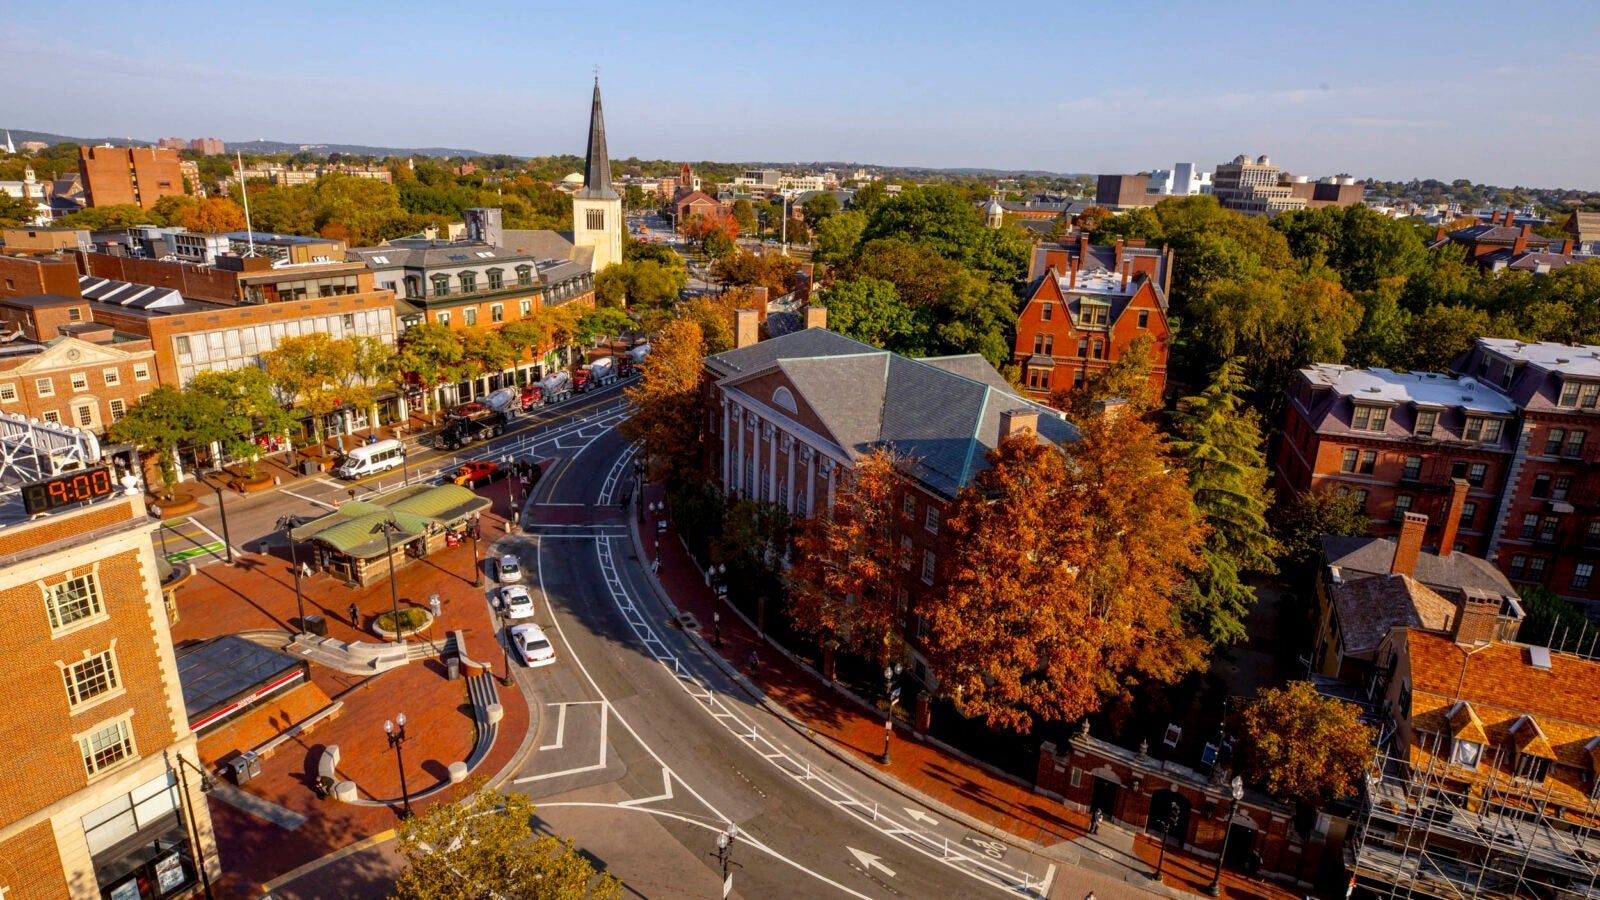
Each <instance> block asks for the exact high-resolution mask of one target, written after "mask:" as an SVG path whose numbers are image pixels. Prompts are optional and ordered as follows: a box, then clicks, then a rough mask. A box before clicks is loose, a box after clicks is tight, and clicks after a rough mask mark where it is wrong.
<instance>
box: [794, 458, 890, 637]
mask: <svg viewBox="0 0 1600 900" xmlns="http://www.w3.org/2000/svg"><path fill="white" fill-rule="evenodd" d="M899 467H900V461H899V460H898V459H897V457H896V456H895V455H894V453H893V452H892V451H890V450H888V449H886V448H879V449H877V450H875V451H873V452H872V453H871V454H869V455H867V456H866V457H865V458H863V459H861V460H858V461H857V462H856V464H855V465H854V466H853V467H852V468H851V469H850V470H849V471H848V473H847V475H846V476H845V477H844V478H841V479H840V481H839V483H838V485H837V487H836V488H835V489H834V496H833V506H832V507H831V511H828V512H824V511H822V510H819V511H818V514H817V515H814V516H812V517H811V518H810V519H808V520H806V522H805V523H804V525H803V526H802V528H801V530H800V534H799V536H798V537H797V538H796V539H795V549H794V554H793V559H794V566H793V568H791V569H790V570H789V612H790V615H791V616H792V617H793V618H794V623H795V626H796V627H797V628H799V629H801V630H802V631H805V632H807V633H809V634H812V635H815V636H816V637H817V638H818V639H819V640H836V641H838V642H839V646H840V647H841V648H843V649H844V650H846V651H847V652H849V653H852V654H854V655H857V656H861V657H865V658H866V659H869V660H872V661H874V662H876V663H879V664H882V663H888V662H892V661H895V660H898V659H900V658H901V657H902V656H903V655H904V653H905V613H906V611H905V609H904V608H903V607H901V606H900V593H901V591H900V588H901V586H902V580H903V579H904V578H905V577H906V571H907V567H908V566H910V564H911V560H910V557H909V555H908V554H909V551H908V550H906V548H904V547H902V546H901V544H900V539H899V535H898V533H897V526H898V523H897V516H896V511H897V510H899V509H900V504H898V503H897V502H895V500H896V497H897V493H898V490H899V483H900V474H899ZM818 505H819V506H821V505H822V504H821V503H819V504H818Z"/></svg>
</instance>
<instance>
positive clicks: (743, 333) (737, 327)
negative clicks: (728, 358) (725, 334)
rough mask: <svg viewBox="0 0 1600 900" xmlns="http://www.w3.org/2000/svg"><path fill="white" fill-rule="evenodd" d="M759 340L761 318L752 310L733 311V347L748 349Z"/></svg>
mask: <svg viewBox="0 0 1600 900" xmlns="http://www.w3.org/2000/svg"><path fill="white" fill-rule="evenodd" d="M759 340H761V316H760V313H758V312H757V311H756V310H753V309H736V310H734V311H733V346H734V347H735V348H738V347H748V346H750V345H751V344H754V343H756V342H757V341H759Z"/></svg>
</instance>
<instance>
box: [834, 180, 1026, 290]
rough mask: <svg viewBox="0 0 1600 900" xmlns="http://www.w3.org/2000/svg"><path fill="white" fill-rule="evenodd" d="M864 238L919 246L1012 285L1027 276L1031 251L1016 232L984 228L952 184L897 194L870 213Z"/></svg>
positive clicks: (977, 214) (979, 216) (1022, 235)
mask: <svg viewBox="0 0 1600 900" xmlns="http://www.w3.org/2000/svg"><path fill="white" fill-rule="evenodd" d="M862 237H863V238H864V239H865V240H867V241H872V240H876V239H880V238H900V239H902V240H905V241H909V242H911V243H915V244H920V245H922V246H925V247H927V248H928V249H930V250H932V251H933V252H935V253H937V254H939V255H940V256H943V257H944V258H945V259H948V260H951V261H952V262H955V263H958V264H960V265H963V266H967V267H969V268H972V269H976V270H980V271H982V272H983V273H985V274H988V275H992V276H994V277H995V278H998V279H1000V280H1002V281H1015V280H1017V279H1020V278H1021V277H1022V276H1023V275H1024V274H1025V273H1026V272H1027V269H1028V255H1029V253H1030V252H1031V249H1032V244H1031V242H1030V241H1029V239H1028V238H1027V236H1026V235H1024V234H1022V233H1021V231H1019V230H1018V229H1016V228H999V229H994V228H987V227H985V226H984V223H983V215H982V214H981V213H980V212H979V211H978V208H977V207H976V206H974V205H973V204H971V203H970V202H968V201H967V199H966V197H964V196H962V194H961V192H960V191H958V190H956V189H955V188H954V187H951V186H950V185H931V186H928V187H921V188H912V189H909V190H905V191H901V192H900V194H899V195H898V196H896V197H894V198H892V199H889V200H887V201H885V202H884V203H882V204H881V205H880V206H878V208H877V209H875V210H874V211H873V212H872V214H871V216H870V217H869V218H868V220H867V227H866V230H865V231H864V232H863V234H862Z"/></svg>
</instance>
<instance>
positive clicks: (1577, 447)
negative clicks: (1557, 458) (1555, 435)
mask: <svg viewBox="0 0 1600 900" xmlns="http://www.w3.org/2000/svg"><path fill="white" fill-rule="evenodd" d="M1587 435H1588V432H1586V431H1574V432H1572V433H1571V434H1569V435H1567V445H1566V447H1564V448H1563V449H1562V451H1561V455H1563V456H1580V455H1582V454H1583V439H1584V437H1585V436H1587Z"/></svg>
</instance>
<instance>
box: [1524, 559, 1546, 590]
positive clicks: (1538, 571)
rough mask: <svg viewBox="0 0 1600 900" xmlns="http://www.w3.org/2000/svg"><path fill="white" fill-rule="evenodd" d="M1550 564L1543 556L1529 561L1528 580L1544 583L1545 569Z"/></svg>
mask: <svg viewBox="0 0 1600 900" xmlns="http://www.w3.org/2000/svg"><path fill="white" fill-rule="evenodd" d="M1549 562H1550V561H1549V560H1547V559H1545V558H1544V557H1542V556H1535V557H1534V558H1532V559H1530V560H1528V580H1529V581H1538V582H1541V583H1542V582H1543V581H1544V567H1545V565H1546V564H1548V563H1549Z"/></svg>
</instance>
